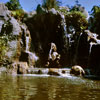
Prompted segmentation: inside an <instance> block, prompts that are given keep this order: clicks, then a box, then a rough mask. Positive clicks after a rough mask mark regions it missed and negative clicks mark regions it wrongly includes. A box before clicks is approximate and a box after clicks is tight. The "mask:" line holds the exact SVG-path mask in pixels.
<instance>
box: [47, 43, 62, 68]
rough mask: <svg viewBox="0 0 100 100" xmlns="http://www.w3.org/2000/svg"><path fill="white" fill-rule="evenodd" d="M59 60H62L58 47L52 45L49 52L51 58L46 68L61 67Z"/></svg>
mask: <svg viewBox="0 0 100 100" xmlns="http://www.w3.org/2000/svg"><path fill="white" fill-rule="evenodd" d="M59 60H60V54H58V52H57V47H56V45H55V43H51V48H50V51H49V57H48V62H47V64H46V67H55V68H56V67H59V65H60V64H59Z"/></svg>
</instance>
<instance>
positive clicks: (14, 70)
mask: <svg viewBox="0 0 100 100" xmlns="http://www.w3.org/2000/svg"><path fill="white" fill-rule="evenodd" d="M28 68H29V67H28V64H27V62H14V63H12V64H11V66H10V68H9V69H8V73H9V74H27V72H28Z"/></svg>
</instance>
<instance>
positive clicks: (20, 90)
mask: <svg viewBox="0 0 100 100" xmlns="http://www.w3.org/2000/svg"><path fill="white" fill-rule="evenodd" d="M0 100H100V81H92V80H87V79H81V78H77V77H76V78H75V77H74V78H73V77H72V78H61V77H51V76H49V77H39V76H37V77H34V76H6V75H3V76H2V75H1V76H0Z"/></svg>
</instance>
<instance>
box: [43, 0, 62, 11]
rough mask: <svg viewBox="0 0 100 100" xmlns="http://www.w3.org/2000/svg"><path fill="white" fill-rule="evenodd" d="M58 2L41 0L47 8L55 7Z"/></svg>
mask: <svg viewBox="0 0 100 100" xmlns="http://www.w3.org/2000/svg"><path fill="white" fill-rule="evenodd" d="M59 4H60V1H59V0H43V3H42V6H43V7H44V8H46V9H48V10H49V9H51V8H57V7H58V6H59Z"/></svg>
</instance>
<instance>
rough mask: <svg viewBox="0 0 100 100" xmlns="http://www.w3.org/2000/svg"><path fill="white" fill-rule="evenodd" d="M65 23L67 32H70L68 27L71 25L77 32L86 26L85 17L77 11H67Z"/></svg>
mask: <svg viewBox="0 0 100 100" xmlns="http://www.w3.org/2000/svg"><path fill="white" fill-rule="evenodd" d="M66 24H67V31H68V32H70V27H73V28H74V29H75V33H77V34H80V33H81V32H83V30H85V29H87V28H88V21H87V20H86V17H85V16H84V15H83V14H82V13H81V12H79V11H72V12H68V13H67V14H66Z"/></svg>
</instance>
